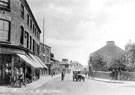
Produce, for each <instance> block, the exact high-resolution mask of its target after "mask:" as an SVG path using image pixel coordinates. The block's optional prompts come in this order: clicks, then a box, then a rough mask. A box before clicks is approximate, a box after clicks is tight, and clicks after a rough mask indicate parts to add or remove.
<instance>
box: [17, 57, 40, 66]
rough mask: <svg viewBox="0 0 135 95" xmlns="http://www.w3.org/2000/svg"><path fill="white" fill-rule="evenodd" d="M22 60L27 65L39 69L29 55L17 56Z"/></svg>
mask: <svg viewBox="0 0 135 95" xmlns="http://www.w3.org/2000/svg"><path fill="white" fill-rule="evenodd" d="M17 55H18V56H19V57H20V58H22V59H23V60H24V61H25V62H26V63H28V64H30V65H31V66H33V67H35V68H39V67H38V66H37V65H36V64H35V63H34V62H33V61H32V59H30V58H28V57H27V55H25V54H17Z"/></svg>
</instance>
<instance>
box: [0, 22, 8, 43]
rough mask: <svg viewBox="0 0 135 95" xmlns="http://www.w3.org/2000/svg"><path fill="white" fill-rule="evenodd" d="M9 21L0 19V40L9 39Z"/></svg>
mask: <svg viewBox="0 0 135 95" xmlns="http://www.w3.org/2000/svg"><path fill="white" fill-rule="evenodd" d="M9 34H10V22H9V21H6V20H0V41H9V40H10V35H9Z"/></svg>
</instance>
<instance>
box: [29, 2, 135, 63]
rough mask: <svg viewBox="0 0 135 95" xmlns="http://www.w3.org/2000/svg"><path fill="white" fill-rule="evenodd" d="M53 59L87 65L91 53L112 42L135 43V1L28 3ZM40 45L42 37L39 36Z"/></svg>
mask: <svg viewBox="0 0 135 95" xmlns="http://www.w3.org/2000/svg"><path fill="white" fill-rule="evenodd" d="M27 1H28V3H29V5H30V7H31V9H32V11H33V14H34V16H35V18H36V20H37V22H38V24H39V26H40V28H41V30H43V18H44V19H45V43H46V44H47V45H49V46H51V47H52V52H53V53H54V55H55V59H57V60H59V61H61V59H62V58H68V59H69V60H73V61H79V62H80V63H81V64H84V65H86V64H87V61H88V56H89V54H90V53H92V52H94V51H96V50H97V49H99V48H101V47H103V46H104V45H106V41H110V40H111V41H115V44H116V45H117V46H119V47H121V48H122V49H124V46H125V45H126V43H127V42H128V41H129V39H131V41H132V42H135V0H27ZM41 42H43V36H42V34H41Z"/></svg>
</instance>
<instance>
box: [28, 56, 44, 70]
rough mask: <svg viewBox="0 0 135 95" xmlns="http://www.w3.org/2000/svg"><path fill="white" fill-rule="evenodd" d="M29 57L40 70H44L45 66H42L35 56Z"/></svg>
mask: <svg viewBox="0 0 135 95" xmlns="http://www.w3.org/2000/svg"><path fill="white" fill-rule="evenodd" d="M29 55H30V57H31V58H32V59H33V60H34V61H35V63H36V64H37V65H38V66H39V67H40V68H44V66H43V65H41V63H40V62H39V61H38V60H37V58H36V57H35V56H34V55H32V54H29Z"/></svg>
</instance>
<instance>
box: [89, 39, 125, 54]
mask: <svg viewBox="0 0 135 95" xmlns="http://www.w3.org/2000/svg"><path fill="white" fill-rule="evenodd" d="M124 52H125V51H124V50H123V49H121V48H119V47H118V46H116V45H115V43H114V41H108V42H107V44H106V45H105V46H104V47H102V48H100V49H99V50H97V51H95V52H93V53H91V54H90V55H92V56H93V57H94V56H96V55H101V56H108V57H117V56H119V55H121V54H123V53H124Z"/></svg>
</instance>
